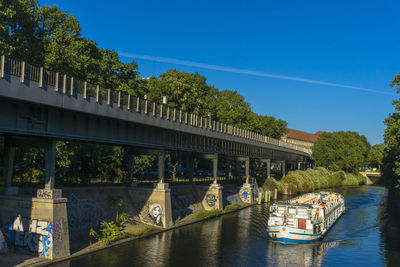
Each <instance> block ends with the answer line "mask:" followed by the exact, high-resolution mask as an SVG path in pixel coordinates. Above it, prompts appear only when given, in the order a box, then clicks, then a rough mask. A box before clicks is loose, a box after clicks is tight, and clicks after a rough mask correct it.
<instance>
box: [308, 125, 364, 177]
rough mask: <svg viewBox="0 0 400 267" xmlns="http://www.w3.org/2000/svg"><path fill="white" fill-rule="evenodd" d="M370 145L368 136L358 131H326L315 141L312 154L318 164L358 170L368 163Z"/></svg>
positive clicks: (336, 168) (338, 168)
mask: <svg viewBox="0 0 400 267" xmlns="http://www.w3.org/2000/svg"><path fill="white" fill-rule="evenodd" d="M370 147H371V145H370V144H369V142H368V141H367V138H366V137H365V136H364V135H360V134H359V133H357V132H350V131H348V132H344V131H340V132H332V133H329V132H324V133H322V134H321V135H320V136H319V138H318V140H317V141H316V142H315V144H314V147H313V155H312V156H313V159H314V161H315V164H316V165H317V166H322V167H325V168H328V169H330V170H333V171H338V170H344V171H346V172H357V171H358V170H359V168H360V167H363V166H366V165H367V157H368V153H369V150H370Z"/></svg>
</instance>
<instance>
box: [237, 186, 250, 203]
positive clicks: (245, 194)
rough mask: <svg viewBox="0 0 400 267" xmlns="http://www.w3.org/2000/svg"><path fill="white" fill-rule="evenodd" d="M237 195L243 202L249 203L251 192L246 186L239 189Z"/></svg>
mask: <svg viewBox="0 0 400 267" xmlns="http://www.w3.org/2000/svg"><path fill="white" fill-rule="evenodd" d="M239 197H240V199H241V200H242V201H243V202H245V203H251V194H250V192H249V190H248V189H247V188H242V189H240V191H239Z"/></svg>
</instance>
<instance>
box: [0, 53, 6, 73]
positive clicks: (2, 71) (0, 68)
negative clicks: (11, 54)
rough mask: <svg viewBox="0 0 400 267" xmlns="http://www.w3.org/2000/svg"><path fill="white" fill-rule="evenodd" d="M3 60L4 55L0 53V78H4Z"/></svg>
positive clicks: (4, 58)
mask: <svg viewBox="0 0 400 267" xmlns="http://www.w3.org/2000/svg"><path fill="white" fill-rule="evenodd" d="M5 60H6V57H5V56H4V55H1V60H0V78H4V66H5V64H4V63H5Z"/></svg>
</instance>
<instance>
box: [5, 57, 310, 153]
mask: <svg viewBox="0 0 400 267" xmlns="http://www.w3.org/2000/svg"><path fill="white" fill-rule="evenodd" d="M5 74H8V75H13V76H17V77H20V82H21V83H23V82H24V81H25V79H27V80H31V81H36V82H38V83H39V87H42V86H43V85H49V86H53V87H54V90H55V91H57V92H59V93H62V94H65V95H69V96H76V95H77V94H80V95H82V97H83V98H84V99H88V98H92V99H94V100H95V101H96V102H101V103H107V104H108V105H112V106H117V107H119V108H122V109H126V110H129V111H136V112H138V113H141V114H145V115H149V116H154V117H156V118H159V119H166V120H170V121H174V122H179V123H182V124H186V125H188V126H191V127H198V128H203V129H207V130H210V131H214V132H220V133H223V134H228V135H233V136H238V137H241V138H244V139H250V140H254V141H258V142H262V143H268V144H273V145H277V146H281V147H285V148H289V149H293V150H297V151H302V152H305V153H308V154H310V155H311V149H309V148H305V147H301V146H297V145H294V144H291V143H288V142H285V141H282V140H278V139H274V138H271V137H269V136H264V135H261V134H258V133H255V132H251V131H249V130H245V129H241V128H238V127H236V126H232V125H229V124H226V123H222V122H218V121H215V120H210V119H209V118H203V117H201V116H199V115H196V114H191V113H188V112H185V111H182V110H178V109H175V108H171V107H169V106H168V105H164V104H158V103H155V102H151V101H149V100H147V99H142V98H140V97H138V96H135V95H131V94H128V93H126V92H122V91H117V90H113V89H111V88H104V87H101V86H99V85H95V84H92V83H89V82H86V81H80V80H78V79H75V78H74V77H72V76H68V75H66V74H64V73H60V72H55V71H51V70H47V69H44V68H43V67H38V66H34V65H31V64H28V63H26V62H24V61H18V60H15V59H13V58H11V57H8V56H4V55H3V56H1V58H0V78H4V75H5Z"/></svg>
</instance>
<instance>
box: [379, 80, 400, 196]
mask: <svg viewBox="0 0 400 267" xmlns="http://www.w3.org/2000/svg"><path fill="white" fill-rule="evenodd" d="M390 85H391V86H392V87H397V93H399V92H400V73H399V74H398V75H396V76H395V77H394V78H393V80H392V82H391V84H390ZM392 105H393V107H394V112H393V113H391V114H389V115H388V116H387V118H386V119H385V120H384V123H385V125H386V129H385V134H384V144H385V149H384V154H383V160H382V162H383V163H382V164H383V166H382V167H383V168H382V172H383V180H384V182H385V183H386V184H387V185H388V186H389V188H395V187H397V188H399V189H400V100H397V99H394V100H393V101H392Z"/></svg>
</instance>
